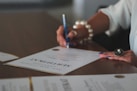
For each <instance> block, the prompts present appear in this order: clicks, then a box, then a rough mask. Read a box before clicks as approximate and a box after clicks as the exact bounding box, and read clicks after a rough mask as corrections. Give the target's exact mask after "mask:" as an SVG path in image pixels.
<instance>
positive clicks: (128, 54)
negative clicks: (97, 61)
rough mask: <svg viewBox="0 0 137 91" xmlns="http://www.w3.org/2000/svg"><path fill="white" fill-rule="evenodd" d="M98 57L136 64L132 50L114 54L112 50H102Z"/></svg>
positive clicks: (136, 58) (136, 60)
mask: <svg viewBox="0 0 137 91" xmlns="http://www.w3.org/2000/svg"><path fill="white" fill-rule="evenodd" d="M100 58H108V59H112V60H118V61H125V62H127V63H130V64H133V65H135V66H137V57H136V55H135V54H134V52H133V51H132V50H128V51H124V52H123V55H121V56H118V55H115V53H114V52H102V53H100Z"/></svg>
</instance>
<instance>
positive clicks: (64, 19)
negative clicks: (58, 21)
mask: <svg viewBox="0 0 137 91" xmlns="http://www.w3.org/2000/svg"><path fill="white" fill-rule="evenodd" d="M62 20H63V26H64V34H65V40H66V47H67V48H69V47H70V38H69V37H68V32H69V31H68V27H67V23H66V16H65V14H62Z"/></svg>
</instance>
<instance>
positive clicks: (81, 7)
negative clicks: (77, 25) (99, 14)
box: [0, 0, 118, 24]
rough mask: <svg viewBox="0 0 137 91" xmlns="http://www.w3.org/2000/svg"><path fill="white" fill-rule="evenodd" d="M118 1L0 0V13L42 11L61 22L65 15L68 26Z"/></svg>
mask: <svg viewBox="0 0 137 91" xmlns="http://www.w3.org/2000/svg"><path fill="white" fill-rule="evenodd" d="M117 1H118V0H0V12H21V11H29V10H31V11H32V10H44V11H46V12H47V13H49V14H50V15H51V16H53V17H55V18H57V19H58V20H59V21H60V20H61V14H62V13H65V14H66V15H67V18H68V22H69V24H73V22H74V21H75V20H77V19H87V18H89V17H90V16H91V15H93V14H94V13H95V12H96V11H97V9H98V8H100V7H106V6H108V5H110V4H114V3H116V2H117Z"/></svg>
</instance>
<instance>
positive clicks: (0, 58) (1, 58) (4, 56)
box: [0, 52, 18, 62]
mask: <svg viewBox="0 0 137 91" xmlns="http://www.w3.org/2000/svg"><path fill="white" fill-rule="evenodd" d="M17 58H18V57H17V56H15V55H12V54H9V53H5V52H0V61H1V62H6V61H9V60H13V59H17Z"/></svg>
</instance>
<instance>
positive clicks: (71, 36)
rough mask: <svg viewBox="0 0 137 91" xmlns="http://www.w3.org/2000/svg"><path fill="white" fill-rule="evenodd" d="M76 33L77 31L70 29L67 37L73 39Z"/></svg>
mask: <svg viewBox="0 0 137 91" xmlns="http://www.w3.org/2000/svg"><path fill="white" fill-rule="evenodd" d="M77 35H78V33H77V31H75V30H72V31H70V32H69V34H68V37H69V38H71V39H73V38H74V37H76V36H77Z"/></svg>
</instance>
